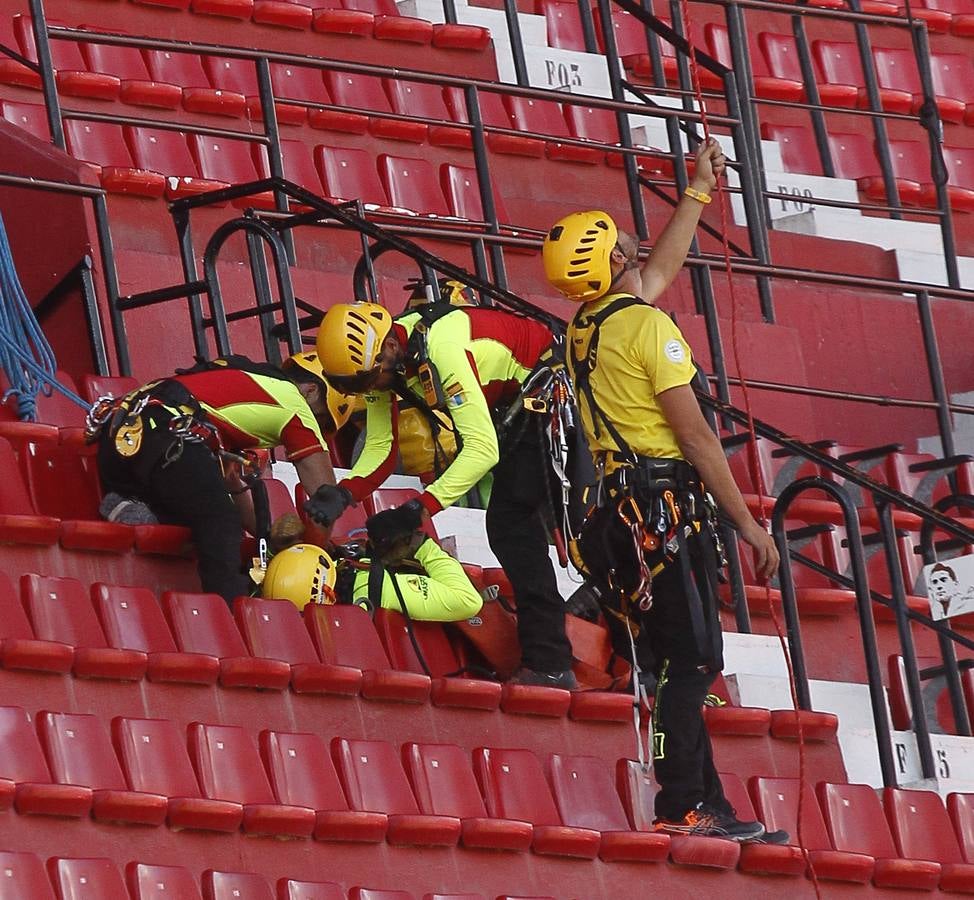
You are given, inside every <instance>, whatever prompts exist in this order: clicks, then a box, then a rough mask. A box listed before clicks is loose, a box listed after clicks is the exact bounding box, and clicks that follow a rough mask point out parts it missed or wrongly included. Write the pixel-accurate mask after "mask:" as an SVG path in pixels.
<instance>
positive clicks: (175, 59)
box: [145, 50, 247, 118]
mask: <svg viewBox="0 0 974 900" xmlns="http://www.w3.org/2000/svg"><path fill="white" fill-rule="evenodd" d="M145 61H146V65H147V66H148V68H149V74H150V75H151V76H152V78H153V79H154V80H155V81H165V82H167V83H169V84H178V85H179V86H180V87H181V88H182V94H183V109H185V110H186V111H187V112H195V113H209V114H210V115H215V116H230V117H231V118H243V116H245V115H246V114H247V99H246V97H244V95H243V94H241V93H238V92H237V91H224V90H220V89H218V88H215V87H213V86H212V85H211V83H210V80H209V78H208V77H207V74H206V71H205V70H204V68H203V60H202V57H201V56H200V55H199V54H196V53H177V52H175V51H169V50H146V51H145Z"/></svg>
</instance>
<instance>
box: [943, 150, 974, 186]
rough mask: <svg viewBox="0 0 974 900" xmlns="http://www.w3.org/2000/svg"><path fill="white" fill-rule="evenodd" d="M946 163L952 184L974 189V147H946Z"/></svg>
mask: <svg viewBox="0 0 974 900" xmlns="http://www.w3.org/2000/svg"><path fill="white" fill-rule="evenodd" d="M944 163H946V165H947V174H948V175H949V176H950V184H952V185H953V186H954V187H959V188H965V189H966V190H969V191H974V149H972V148H971V147H944Z"/></svg>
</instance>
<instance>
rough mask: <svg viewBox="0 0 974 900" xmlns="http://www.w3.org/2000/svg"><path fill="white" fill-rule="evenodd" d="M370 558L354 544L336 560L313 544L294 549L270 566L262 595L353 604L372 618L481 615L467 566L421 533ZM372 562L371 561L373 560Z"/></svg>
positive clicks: (300, 603)
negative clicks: (382, 614) (379, 612)
mask: <svg viewBox="0 0 974 900" xmlns="http://www.w3.org/2000/svg"><path fill="white" fill-rule="evenodd" d="M369 548H370V549H369V551H368V554H369V555H366V556H362V555H360V554H359V553H358V552H356V549H357V548H355V546H354V545H349V546H345V547H338V548H337V549H336V553H335V557H334V558H333V557H332V556H331V555H330V554H329V553H327V552H326V551H325V550H323V549H322V548H321V547H316V546H315V545H314V544H295V545H293V546H291V547H286V548H285V549H283V550H281V551H280V552H279V553H277V554H276V555H275V556H274V557H273V559H271V561H270V564H269V565H268V567H267V574H266V575H265V577H264V581H263V583H262V584H261V596H262V597H264V598H265V599H268V600H290V601H291V602H292V603H293V604H294V605H295V606H297V607H298V608H299V609H304V607H305V606H307V605H308V604H309V603H354V604H355V605H356V606H361V607H363V608H364V609H366V610H367V611H368V612H369V613H370V614H372V613H373V612H374V611H375V610H376V609H378V608H380V607H381V608H382V609H391V610H395V611H396V612H401V613H403V614H404V615H405V616H407V618H410V619H416V620H417V621H422V622H459V621H462V620H464V619H469V618H471V617H473V616H475V615H477V613H479V612H480V608H481V606H482V605H483V598H482V597H481V596H480V593H479V592H478V591H477V589H476V588H475V587H474V586H473V585H472V584H471V583H470V579H469V578H467V573H466V572H464V571H463V567H462V566H461V565H460V563H459V562H457V561H456V560H455V559H454V558H453V557H452V556H450V555H449V554H448V553H447V552H446V551H444V550H443V549H442V548H441V547H440V546H439V544H437V543H436V541H434V540H433V539H432V538H430V537H427V535H425V534H424V533H423V532H422V531H417V532H415V533H414V534H412V535H411V536H410V537H409V539H408V540H405V541H400V542H396V543H395V544H387V545H385V546H375V545H374V544H373V543H372V542H371V541H370V544H369ZM370 557H372V558H370Z"/></svg>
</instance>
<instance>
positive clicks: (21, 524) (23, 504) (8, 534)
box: [0, 437, 61, 544]
mask: <svg viewBox="0 0 974 900" xmlns="http://www.w3.org/2000/svg"><path fill="white" fill-rule="evenodd" d="M60 531H61V522H60V520H59V519H56V518H54V517H53V516H39V515H37V513H36V512H35V511H34V505H33V503H32V502H31V499H30V495H29V494H28V493H27V487H26V485H25V484H24V482H23V479H22V478H21V476H20V468H19V466H18V464H17V458H16V456H14V451H13V449H12V448H11V446H10V442H9V441H7V439H6V438H2V437H0V540H4V541H11V542H13V543H22V544H53V543H54V542H55V541H57V539H58V535H59V533H60Z"/></svg>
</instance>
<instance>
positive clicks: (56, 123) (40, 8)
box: [8, 0, 66, 150]
mask: <svg viewBox="0 0 974 900" xmlns="http://www.w3.org/2000/svg"><path fill="white" fill-rule="evenodd" d="M8 15H9V13H8ZM30 18H31V27H32V28H33V31H34V46H35V47H36V48H37V65H38V67H39V72H40V76H41V90H42V91H43V92H44V106H45V107H46V110H47V125H48V127H49V128H50V129H51V142H52V143H53V144H54V146H55V147H57V148H58V150H64V149H65V148H66V144H65V142H64V124H63V123H62V121H61V101H60V98H59V97H58V92H57V81H56V80H55V78H54V63H53V62H52V61H51V38H50V35H49V34H48V33H47V16H46V15H45V13H44V2H43V0H30Z"/></svg>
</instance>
